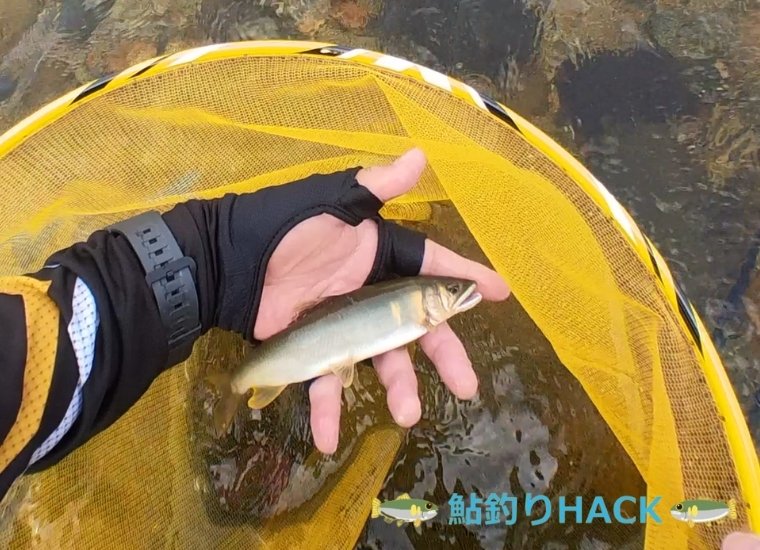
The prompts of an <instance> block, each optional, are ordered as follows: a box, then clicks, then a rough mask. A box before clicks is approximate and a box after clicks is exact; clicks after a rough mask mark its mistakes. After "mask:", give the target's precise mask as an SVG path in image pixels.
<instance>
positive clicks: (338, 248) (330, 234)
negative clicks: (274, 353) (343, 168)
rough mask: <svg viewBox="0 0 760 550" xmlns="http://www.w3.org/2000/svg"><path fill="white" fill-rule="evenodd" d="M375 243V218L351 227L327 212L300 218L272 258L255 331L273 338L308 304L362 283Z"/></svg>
mask: <svg viewBox="0 0 760 550" xmlns="http://www.w3.org/2000/svg"><path fill="white" fill-rule="evenodd" d="M376 247H377V226H376V225H375V224H374V222H372V221H365V222H363V223H362V224H360V225H359V226H357V227H351V226H350V225H347V224H345V223H343V222H341V221H340V220H338V219H337V218H334V217H332V216H330V215H329V214H322V215H320V216H317V217H314V218H311V219H308V220H306V221H304V222H302V223H300V224H298V225H297V226H296V227H295V228H294V229H293V230H292V231H290V233H288V234H287V235H286V236H285V238H283V240H282V241H281V242H280V244H279V246H278V247H277V249H276V250H275V252H274V254H272V258H271V259H270V260H269V265H268V266H267V273H266V278H265V279H264V291H263V294H262V296H261V307H260V310H259V311H260V313H259V317H258V319H257V320H256V329H255V330H254V337H255V338H256V339H259V340H264V339H266V338H269V337H270V336H272V335H273V334H276V333H277V332H280V331H281V330H283V329H284V328H286V327H287V326H288V324H289V323H290V322H291V321H292V320H293V317H294V316H295V315H296V314H297V313H298V312H299V311H301V310H302V309H303V308H304V307H307V306H309V305H311V304H313V303H315V302H318V301H319V300H320V299H322V298H326V297H328V296H335V295H338V294H345V293H347V292H351V291H352V290H356V289H357V288H360V287H361V286H362V284H363V283H364V281H365V280H366V279H367V276H368V275H369V271H370V269H371V268H372V261H373V259H374V254H375V248H376Z"/></svg>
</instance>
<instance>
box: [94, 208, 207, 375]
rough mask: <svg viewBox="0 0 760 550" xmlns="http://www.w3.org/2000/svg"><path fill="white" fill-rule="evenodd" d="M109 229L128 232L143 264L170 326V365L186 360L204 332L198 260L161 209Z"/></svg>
mask: <svg viewBox="0 0 760 550" xmlns="http://www.w3.org/2000/svg"><path fill="white" fill-rule="evenodd" d="M107 229H108V231H111V232H115V233H121V234H122V235H124V236H125V237H126V238H127V240H128V241H129V244H130V245H131V246H132V249H133V250H134V251H135V253H136V254H137V257H138V258H139V260H140V263H141V264H142V267H143V270H144V271H145V281H146V282H147V283H148V286H149V287H151V289H152V290H153V294H154V296H155V298H156V303H157V304H158V311H159V313H160V314H161V320H162V321H163V323H164V327H165V328H166V333H167V337H168V340H169V365H170V366H171V365H176V364H177V363H180V362H182V361H184V360H185V359H187V358H188V357H189V356H190V353H191V351H192V348H193V344H194V343H195V340H196V339H197V338H198V336H200V333H201V323H200V310H199V307H198V291H197V289H196V287H195V269H196V266H195V262H194V261H193V259H192V258H189V257H187V256H184V255H183V253H182V249H181V248H180V247H179V244H177V241H176V239H175V238H174V235H172V232H171V230H170V229H169V226H167V225H166V222H164V220H163V218H162V217H161V215H160V214H159V213H158V212H153V211H151V212H145V213H143V214H139V215H137V216H134V217H132V218H129V219H127V220H124V221H122V222H119V223H117V224H114V225H111V226H109V227H108V228H107Z"/></svg>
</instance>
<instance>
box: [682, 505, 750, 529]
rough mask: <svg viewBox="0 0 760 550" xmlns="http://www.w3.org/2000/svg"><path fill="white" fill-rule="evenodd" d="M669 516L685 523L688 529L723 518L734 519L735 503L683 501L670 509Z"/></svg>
mask: <svg viewBox="0 0 760 550" xmlns="http://www.w3.org/2000/svg"><path fill="white" fill-rule="evenodd" d="M670 515H671V516H673V517H674V518H676V519H677V520H679V521H685V522H686V523H688V524H689V527H694V524H695V523H711V522H713V521H718V522H720V521H723V520H724V519H725V518H727V517H728V518H731V519H736V502H735V501H734V500H729V501H728V502H724V501H722V500H709V499H698V500H684V501H683V502H679V503H678V504H676V505H675V506H673V507H672V508H671V509H670Z"/></svg>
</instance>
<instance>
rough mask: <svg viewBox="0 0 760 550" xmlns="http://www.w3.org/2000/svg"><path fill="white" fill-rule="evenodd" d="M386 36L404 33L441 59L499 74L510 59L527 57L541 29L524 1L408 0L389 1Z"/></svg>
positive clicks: (384, 27) (383, 20) (381, 22)
mask: <svg viewBox="0 0 760 550" xmlns="http://www.w3.org/2000/svg"><path fill="white" fill-rule="evenodd" d="M379 25H380V27H381V28H382V31H383V34H388V35H389V36H391V37H393V36H399V35H400V36H403V37H405V38H407V39H411V40H413V41H414V42H415V43H417V44H420V45H421V46H424V47H425V48H427V49H428V50H430V51H431V52H432V53H433V54H434V55H435V56H436V58H438V59H439V60H440V61H441V63H443V64H444V65H445V66H447V67H453V66H454V65H455V64H457V63H460V62H461V63H462V64H463V65H464V67H465V68H466V70H467V71H474V72H478V73H482V74H486V75H488V76H490V77H498V76H499V74H500V72H502V73H503V71H504V65H505V64H506V63H507V62H508V60H509V58H513V59H514V60H516V61H517V62H518V63H524V62H526V61H527V60H528V58H529V56H530V54H531V50H532V46H533V40H534V37H535V35H536V30H537V27H538V18H537V17H536V14H535V13H534V12H533V11H532V10H530V9H528V8H526V7H525V4H524V2H523V1H522V0H469V1H459V0H405V1H404V2H385V4H384V6H383V10H382V12H381V15H380V17H379Z"/></svg>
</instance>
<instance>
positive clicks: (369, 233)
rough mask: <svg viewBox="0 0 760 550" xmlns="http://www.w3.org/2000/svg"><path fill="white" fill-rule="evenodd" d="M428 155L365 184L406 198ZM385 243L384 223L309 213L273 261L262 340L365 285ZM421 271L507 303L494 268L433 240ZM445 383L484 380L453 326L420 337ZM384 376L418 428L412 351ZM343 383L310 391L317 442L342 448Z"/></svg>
mask: <svg viewBox="0 0 760 550" xmlns="http://www.w3.org/2000/svg"><path fill="white" fill-rule="evenodd" d="M425 163H426V160H425V156H424V154H423V153H422V151H420V150H419V149H413V150H411V151H409V152H407V153H406V154H405V155H403V156H402V157H400V158H399V159H398V160H396V161H395V162H394V163H393V164H391V165H387V166H378V167H373V168H367V169H362V170H361V171H359V172H358V174H357V176H356V179H357V181H358V182H359V183H360V184H361V185H363V186H364V187H366V188H367V189H369V191H371V192H372V193H373V194H374V195H375V196H376V197H377V198H379V199H380V200H381V201H383V202H386V201H388V200H389V199H392V198H394V197H397V196H400V195H403V194H404V193H406V192H407V191H409V190H410V189H411V188H412V187H414V185H415V184H416V183H417V180H418V179H419V177H420V175H421V174H422V171H423V170H424V168H425ZM377 247H378V227H377V224H376V222H375V221H373V220H369V219H368V220H364V221H363V222H361V223H360V224H358V225H357V226H355V227H353V226H351V225H349V224H347V223H344V222H342V221H340V220H338V219H337V218H335V217H333V216H331V215H329V214H320V215H318V216H315V217H312V218H309V219H307V220H305V221H303V222H301V223H299V224H298V225H296V226H295V227H294V228H293V229H292V230H290V231H289V232H288V233H287V235H285V237H284V238H283V239H282V240H281V241H280V243H279V245H278V246H277V248H276V249H275V251H274V253H273V254H272V256H271V258H270V260H269V263H268V264H267V270H266V275H265V278H264V288H263V293H262V296H261V303H260V306H259V310H258V315H257V317H256V322H255V325H254V334H253V336H254V338H256V339H258V340H263V339H266V338H269V337H270V336H272V335H274V334H276V333H278V332H280V331H282V330H284V329H285V328H287V326H288V325H289V324H290V322H291V321H292V320H293V318H294V317H295V315H296V314H297V313H298V312H299V311H300V310H301V309H303V308H304V307H305V306H306V305H307V304H313V303H314V302H317V301H319V300H321V299H323V298H326V297H329V296H334V295H340V294H346V293H348V292H351V291H353V290H356V289H358V288H360V287H361V286H362V285H364V284H365V282H366V280H367V277H368V276H369V274H370V270H371V269H372V265H373V262H374V260H375V256H376V252H377ZM421 274H423V275H445V276H452V277H461V278H466V279H470V280H473V281H475V282H476V283H477V285H478V291H479V292H480V293H481V294H482V295H483V297H484V299H486V300H492V301H500V300H505V299H506V298H507V297H508V296H509V289H508V287H507V285H506V283H505V282H504V280H503V279H502V278H501V277H500V276H499V275H498V274H497V273H496V272H495V271H493V270H491V269H488V268H487V267H485V266H483V265H481V264H478V263H476V262H473V261H471V260H467V259H465V258H463V257H461V256H459V255H458V254H455V253H454V252H452V251H450V250H448V249H446V248H444V247H442V246H440V245H438V244H437V243H435V242H433V241H431V240H430V239H427V240H426V241H425V251H424V257H423V261H422V268H421ZM420 345H421V347H422V350H423V351H424V352H425V354H426V355H427V356H428V357H429V358H430V359H431V361H432V362H433V364H434V365H435V367H436V369H437V371H438V373H439V374H440V376H441V380H442V381H443V383H444V384H445V385H446V386H447V387H448V388H449V390H451V391H452V393H454V395H456V396H457V397H458V398H460V399H470V398H472V397H473V396H474V395H475V393H476V392H477V388H478V382H477V378H476V376H475V372H474V371H473V369H472V364H471V363H470V360H469V359H468V357H467V353H466V351H465V349H464V346H463V345H462V342H461V341H460V340H459V339H458V338H457V336H456V335H455V334H454V332H453V331H452V330H451V328H450V327H449V326H448V325H447V324H443V325H440V326H438V327H437V328H436V329H435V330H433V331H431V332H430V333H428V334H426V335H425V336H423V337H422V338H421V339H420ZM373 364H374V366H375V369H376V370H377V374H378V378H379V379H380V382H381V383H382V384H383V386H384V387H385V388H386V390H387V392H388V393H387V402H388V408H389V410H390V412H391V415H392V416H393V418H394V420H395V421H396V422H397V423H398V424H399V425H401V426H404V427H410V426H412V425H414V424H415V423H416V422H417V421H418V420H419V418H420V415H421V406H420V400H419V396H418V394H417V379H416V377H415V374H414V367H413V365H412V360H411V358H410V356H409V353H408V352H407V350H406V349H405V348H399V349H395V350H393V351H390V352H388V353H385V354H383V355H380V356H377V357H375V358H374V359H373ZM341 393H342V385H341V382H340V380H339V379H338V377H337V376H335V375H333V374H330V375H326V376H323V377H321V378H318V379H317V380H315V381H313V383H312V384H311V386H310V388H309V398H310V402H311V429H312V433H313V436H314V443H315V445H316V447H317V448H318V449H319V450H320V451H322V452H324V453H328V454H329V453H333V452H335V450H336V448H337V445H338V433H339V425H340V407H341Z"/></svg>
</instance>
